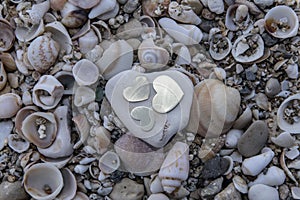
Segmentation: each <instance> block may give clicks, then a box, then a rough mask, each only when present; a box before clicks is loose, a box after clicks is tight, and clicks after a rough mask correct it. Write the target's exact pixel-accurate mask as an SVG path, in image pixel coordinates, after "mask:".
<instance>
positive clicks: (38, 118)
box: [21, 112, 57, 148]
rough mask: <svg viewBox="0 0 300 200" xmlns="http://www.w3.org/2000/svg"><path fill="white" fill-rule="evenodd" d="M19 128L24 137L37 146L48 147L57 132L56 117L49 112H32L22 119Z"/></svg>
mask: <svg viewBox="0 0 300 200" xmlns="http://www.w3.org/2000/svg"><path fill="white" fill-rule="evenodd" d="M42 126H43V127H44V128H42ZM21 130H22V133H23V134H24V136H25V137H26V139H27V140H28V141H30V142H31V143H33V144H34V145H36V146H37V147H40V148H46V147H49V146H50V145H51V144H52V143H53V141H54V140H55V137H56V134H57V122H56V118H55V116H54V115H53V114H52V113H50V112H48V113H45V112H34V113H32V114H30V115H29V116H28V117H26V118H25V119H24V121H23V123H22V128H21Z"/></svg>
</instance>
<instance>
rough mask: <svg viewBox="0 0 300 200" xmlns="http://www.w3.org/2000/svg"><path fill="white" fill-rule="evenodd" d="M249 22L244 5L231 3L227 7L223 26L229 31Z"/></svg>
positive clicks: (245, 25) (244, 26)
mask: <svg viewBox="0 0 300 200" xmlns="http://www.w3.org/2000/svg"><path fill="white" fill-rule="evenodd" d="M249 22H250V15H249V13H248V7H247V6H246V5H243V4H242V5H240V4H233V5H231V6H229V7H228V9H227V12H226V17H225V26H226V28H228V29H229V30H231V31H237V30H238V29H240V28H241V29H244V28H246V27H247V25H248V23H249Z"/></svg>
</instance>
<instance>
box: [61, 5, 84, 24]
mask: <svg viewBox="0 0 300 200" xmlns="http://www.w3.org/2000/svg"><path fill="white" fill-rule="evenodd" d="M60 12H61V16H62V20H61V23H62V24H63V25H65V26H66V27H68V28H79V27H81V26H82V25H83V24H85V23H86V21H87V20H88V17H87V13H86V12H85V10H83V9H80V8H78V7H76V6H74V5H73V4H71V3H69V2H66V3H65V5H64V7H63V9H62V10H60Z"/></svg>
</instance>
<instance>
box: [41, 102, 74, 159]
mask: <svg viewBox="0 0 300 200" xmlns="http://www.w3.org/2000/svg"><path fill="white" fill-rule="evenodd" d="M54 115H55V117H56V119H57V134H56V137H55V140H54V142H53V143H52V144H51V146H50V147H48V148H38V151H39V152H40V153H41V154H43V155H44V156H46V157H49V158H60V157H67V156H70V155H71V154H72V153H73V144H72V142H71V130H70V127H69V125H68V124H69V123H70V119H69V117H68V107H67V106H60V107H58V108H56V109H55V111H54ZM62 144H63V145H62Z"/></svg>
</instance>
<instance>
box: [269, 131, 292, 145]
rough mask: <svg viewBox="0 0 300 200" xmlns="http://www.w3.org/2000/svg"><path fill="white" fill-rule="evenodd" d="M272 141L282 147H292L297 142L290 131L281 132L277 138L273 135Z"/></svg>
mask: <svg viewBox="0 0 300 200" xmlns="http://www.w3.org/2000/svg"><path fill="white" fill-rule="evenodd" d="M271 141H272V142H273V143H274V144H276V145H278V146H280V147H288V148H289V147H292V146H294V145H295V144H296V143H295V141H296V140H295V138H294V137H293V136H292V135H291V134H290V133H289V132H283V133H280V135H278V136H277V137H276V138H275V137H271Z"/></svg>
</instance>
